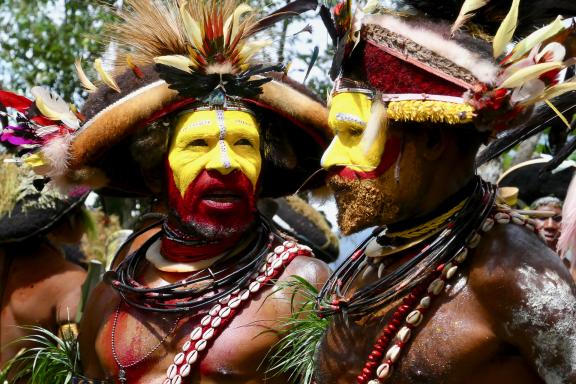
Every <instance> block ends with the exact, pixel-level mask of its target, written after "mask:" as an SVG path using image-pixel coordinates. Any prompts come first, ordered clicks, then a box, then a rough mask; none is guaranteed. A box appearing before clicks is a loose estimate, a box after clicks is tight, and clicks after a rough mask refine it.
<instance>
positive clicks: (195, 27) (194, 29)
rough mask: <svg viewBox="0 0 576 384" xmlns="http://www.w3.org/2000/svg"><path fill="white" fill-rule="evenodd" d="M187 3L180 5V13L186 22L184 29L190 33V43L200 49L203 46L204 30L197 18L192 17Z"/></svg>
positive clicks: (183, 21)
mask: <svg viewBox="0 0 576 384" xmlns="http://www.w3.org/2000/svg"><path fill="white" fill-rule="evenodd" d="M186 5H187V3H184V4H182V6H181V7H180V15H181V16H182V23H183V24H184V29H185V30H186V34H187V35H188V36H187V37H188V40H189V43H190V44H192V45H193V46H194V47H196V48H198V49H200V48H201V47H202V30H201V29H200V25H199V24H198V22H197V21H196V20H194V19H193V18H192V16H191V15H190V13H189V12H188V10H187V9H186Z"/></svg>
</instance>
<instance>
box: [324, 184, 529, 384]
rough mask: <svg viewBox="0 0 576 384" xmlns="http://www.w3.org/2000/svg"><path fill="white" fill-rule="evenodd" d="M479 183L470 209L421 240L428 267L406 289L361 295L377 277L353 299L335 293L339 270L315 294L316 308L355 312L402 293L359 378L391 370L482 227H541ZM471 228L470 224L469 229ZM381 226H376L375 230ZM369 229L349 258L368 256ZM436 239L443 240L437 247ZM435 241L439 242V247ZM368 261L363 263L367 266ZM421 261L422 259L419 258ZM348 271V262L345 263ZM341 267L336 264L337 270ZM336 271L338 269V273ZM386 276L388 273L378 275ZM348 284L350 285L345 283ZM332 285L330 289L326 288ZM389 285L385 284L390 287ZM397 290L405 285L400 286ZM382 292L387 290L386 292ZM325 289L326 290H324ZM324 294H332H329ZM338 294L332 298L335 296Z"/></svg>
mask: <svg viewBox="0 0 576 384" xmlns="http://www.w3.org/2000/svg"><path fill="white" fill-rule="evenodd" d="M479 185H480V186H481V187H482V188H481V190H482V193H481V195H482V198H480V199H475V198H474V197H472V198H471V199H470V201H469V202H468V203H467V204H466V205H478V204H480V207H477V208H474V209H472V208H473V207H469V208H471V209H470V210H469V211H468V210H467V208H466V206H465V207H464V208H463V209H462V211H461V212H459V213H458V214H457V215H456V216H457V217H456V216H455V217H452V218H450V219H449V220H448V222H447V224H446V226H445V229H444V231H442V233H441V234H440V235H439V236H438V237H437V238H435V239H433V240H431V241H430V242H429V243H428V245H426V246H424V247H423V248H422V249H421V250H420V252H419V253H417V254H416V256H414V258H423V259H425V258H430V259H433V261H432V260H430V261H431V262H430V263H425V265H431V266H432V267H431V268H427V269H426V270H423V271H424V272H422V274H421V275H420V276H419V275H416V276H417V279H418V282H417V283H416V284H413V285H412V287H411V288H410V289H409V290H408V292H406V293H402V294H401V295H400V294H396V295H395V294H392V295H390V294H388V295H387V296H386V295H384V296H385V297H384V299H383V298H382V297H377V299H376V300H374V302H372V303H371V302H370V301H369V300H366V299H365V298H364V297H363V296H364V295H365V294H366V293H369V291H370V290H369V289H368V288H370V287H372V286H376V287H378V286H379V285H378V284H377V283H378V281H377V282H376V283H375V284H372V285H369V286H368V288H365V289H364V291H365V292H362V289H361V290H359V291H358V292H360V293H358V292H357V293H355V294H353V295H352V296H351V299H347V300H346V299H344V300H343V299H338V298H337V297H338V296H340V297H342V294H341V290H340V289H338V287H342V286H343V285H345V284H344V281H343V280H342V279H341V278H342V276H339V277H336V279H337V280H336V284H331V285H330V286H329V287H328V289H327V290H326V291H325V290H323V291H322V292H321V293H320V295H319V299H318V303H319V304H318V305H319V307H318V308H319V311H320V314H321V315H322V314H323V315H326V314H332V313H335V312H343V313H349V314H353V315H360V316H365V315H369V314H370V313H367V311H365V310H356V308H357V305H358V302H360V303H362V304H361V305H368V307H369V308H370V311H372V312H371V313H372V314H374V313H377V311H378V309H381V308H383V307H385V306H386V305H387V304H389V303H391V302H394V301H396V300H398V299H399V298H400V297H401V298H402V299H401V302H400V304H399V305H398V306H397V307H396V309H395V311H394V312H393V313H392V316H391V317H390V320H389V321H388V323H387V324H386V326H385V327H384V328H383V330H382V332H381V334H380V336H379V337H378V338H377V340H376V342H375V343H374V345H373V348H372V351H371V352H370V354H369V355H368V357H367V359H366V362H365V364H364V367H363V368H362V371H361V372H360V373H359V375H358V376H357V378H356V382H357V383H358V384H366V383H367V384H382V383H384V382H385V381H386V380H387V379H389V378H390V377H391V375H392V370H393V367H394V365H395V364H397V363H398V361H399V358H400V356H401V353H402V351H403V348H404V347H405V346H406V344H407V343H408V342H409V340H410V338H411V337H412V336H413V334H414V332H415V329H416V328H417V327H418V326H419V325H420V324H421V323H422V321H423V319H424V315H425V313H426V311H427V309H428V308H429V307H430V305H431V303H432V301H433V300H434V299H435V298H436V297H438V296H439V295H440V294H441V293H442V292H443V291H444V289H445V287H446V282H447V281H448V280H450V279H451V278H452V277H454V275H455V274H456V272H457V271H458V269H459V268H460V266H461V265H462V263H464V261H465V260H466V258H467V257H468V255H469V253H470V250H472V249H474V248H476V247H477V246H478V244H479V243H480V240H481V235H480V234H481V233H482V232H488V231H490V230H491V229H492V228H493V226H494V224H495V223H499V224H508V223H510V222H513V223H515V224H518V225H523V226H525V227H526V228H527V229H528V230H530V231H533V232H535V233H539V232H538V231H537V229H536V228H535V225H534V223H533V221H532V220H530V219H526V218H525V217H524V216H522V215H520V214H518V213H516V212H514V211H513V210H511V209H510V208H509V207H507V206H502V205H496V204H495V203H494V197H495V190H494V187H493V186H491V185H490V184H488V183H486V182H483V181H480V180H479ZM457 226H464V227H465V229H463V230H462V231H460V232H457V231H456V229H457ZM470 228H471V229H470ZM380 233H381V231H377V232H376V235H378V234H380ZM449 235H450V236H452V237H456V239H458V240H460V239H463V242H461V241H456V243H455V246H451V242H450V241H449V240H450V239H449V238H448V236H449ZM374 236H375V235H373V236H372V237H371V238H369V239H367V240H366V241H365V242H364V243H363V244H361V245H360V247H359V248H358V249H357V250H356V251H355V252H354V253H353V255H352V257H351V258H350V260H349V262H350V261H352V262H358V261H359V262H360V263H362V261H366V260H365V259H366V258H367V256H366V255H365V253H364V250H365V249H366V246H367V244H368V243H369V242H370V241H373V240H374V239H375V237H374ZM439 245H442V246H441V247H439ZM438 247H439V248H438ZM435 249H440V252H441V253H444V254H445V255H444V256H443V257H435V256H434V250H435ZM366 265H367V263H364V266H366ZM412 265H416V266H418V264H412V263H410V261H408V262H407V263H405V265H404V266H401V267H400V268H399V269H404V268H410V267H411V266H412ZM420 266H421V264H420ZM343 269H344V272H346V270H347V269H350V267H348V268H343ZM339 271H340V270H339ZM339 271H337V272H336V274H338V273H339ZM379 280H386V279H379ZM388 281H390V283H389V284H394V282H395V280H394V279H390V280H388ZM400 281H401V284H406V279H400ZM348 286H349V285H348ZM330 289H332V290H330ZM389 289H390V288H388V290H389ZM399 291H400V292H405V290H402V289H400V290H399ZM379 292H381V291H376V292H374V291H372V295H375V296H380V295H381V294H379ZM385 293H386V292H385ZM327 295H328V296H327ZM326 297H328V298H330V297H332V298H333V299H332V300H331V301H329V300H327V299H326ZM335 297H336V298H335Z"/></svg>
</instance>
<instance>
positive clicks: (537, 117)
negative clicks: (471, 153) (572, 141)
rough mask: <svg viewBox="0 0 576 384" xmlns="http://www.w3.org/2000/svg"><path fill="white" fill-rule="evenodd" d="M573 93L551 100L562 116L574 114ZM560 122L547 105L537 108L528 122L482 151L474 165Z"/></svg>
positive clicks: (575, 108) (492, 157)
mask: <svg viewBox="0 0 576 384" xmlns="http://www.w3.org/2000/svg"><path fill="white" fill-rule="evenodd" d="M575 100H576V99H575V92H569V93H565V94H564V95H562V96H559V97H557V98H555V99H554V100H553V103H554V105H555V106H556V108H558V110H560V111H561V112H562V114H563V115H568V116H570V115H572V114H574V113H575V112H576V104H575V103H576V101H575ZM557 120H560V117H558V115H556V113H554V111H553V110H552V109H550V108H549V107H548V106H547V105H542V106H541V107H539V108H538V109H537V110H536V112H535V113H534V115H533V116H532V117H531V118H530V120H529V121H527V122H526V123H524V124H522V125H520V126H519V127H518V128H515V129H513V130H511V131H510V132H506V133H504V134H503V135H502V136H501V137H500V138H498V139H496V140H495V141H493V142H492V143H491V144H490V145H489V146H488V148H486V149H485V150H484V151H482V152H481V153H480V154H479V155H478V157H477V158H476V165H477V166H480V165H482V164H484V163H486V162H488V161H490V160H492V159H495V158H496V157H498V156H500V155H501V154H502V153H504V152H506V151H508V150H509V149H512V148H513V147H514V146H515V145H517V144H519V143H520V142H522V141H524V140H526V139H527V138H529V137H531V136H533V135H535V134H538V133H540V132H542V131H544V130H545V129H546V128H548V127H550V125H551V124H553V123H555V122H556V121H557Z"/></svg>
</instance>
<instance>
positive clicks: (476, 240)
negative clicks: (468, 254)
mask: <svg viewBox="0 0 576 384" xmlns="http://www.w3.org/2000/svg"><path fill="white" fill-rule="evenodd" d="M480 240H482V236H480V234H479V233H475V234H473V235H472V237H471V238H470V239H469V240H468V248H476V247H477V246H478V244H480Z"/></svg>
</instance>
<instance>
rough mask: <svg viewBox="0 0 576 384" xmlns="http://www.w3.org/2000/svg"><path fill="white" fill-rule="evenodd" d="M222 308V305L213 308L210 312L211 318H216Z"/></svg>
mask: <svg viewBox="0 0 576 384" xmlns="http://www.w3.org/2000/svg"><path fill="white" fill-rule="evenodd" d="M221 308H222V306H221V305H220V304H216V305H215V306H214V307H212V309H210V312H208V313H209V314H210V316H216V315H217V314H218V312H220V309H221Z"/></svg>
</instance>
